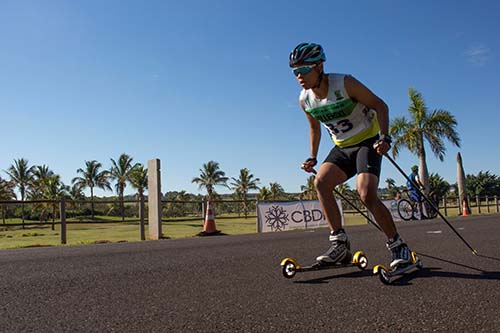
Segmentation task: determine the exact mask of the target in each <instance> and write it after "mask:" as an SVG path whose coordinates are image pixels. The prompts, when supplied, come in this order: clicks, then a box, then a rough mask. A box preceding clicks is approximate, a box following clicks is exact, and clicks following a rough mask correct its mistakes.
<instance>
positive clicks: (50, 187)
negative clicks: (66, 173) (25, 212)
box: [44, 174, 68, 230]
mask: <svg viewBox="0 0 500 333" xmlns="http://www.w3.org/2000/svg"><path fill="white" fill-rule="evenodd" d="M67 194H68V187H67V186H66V185H64V183H63V182H62V181H61V176H59V175H56V174H52V175H51V176H48V177H46V178H45V179H44V197H45V198H46V199H49V200H59V199H61V198H62V197H65V196H66V195H67ZM57 206H58V204H57V203H52V230H54V220H55V217H56V214H57Z"/></svg>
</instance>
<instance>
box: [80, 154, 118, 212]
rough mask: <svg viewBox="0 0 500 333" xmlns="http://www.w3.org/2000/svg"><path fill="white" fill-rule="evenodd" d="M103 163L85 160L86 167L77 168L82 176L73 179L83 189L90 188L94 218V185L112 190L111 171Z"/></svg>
mask: <svg viewBox="0 0 500 333" xmlns="http://www.w3.org/2000/svg"><path fill="white" fill-rule="evenodd" d="M100 168H102V164H101V163H99V162H97V161H96V160H93V161H85V169H82V168H79V169H78V170H76V172H77V173H79V174H81V175H82V176H81V177H75V178H73V180H72V181H71V182H72V183H73V184H74V185H77V186H80V188H81V189H84V188H87V187H89V188H90V201H91V203H92V219H94V187H98V188H101V189H103V190H111V185H110V183H109V180H108V177H109V171H107V170H103V171H99V169H100Z"/></svg>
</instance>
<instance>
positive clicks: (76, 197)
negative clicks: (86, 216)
mask: <svg viewBox="0 0 500 333" xmlns="http://www.w3.org/2000/svg"><path fill="white" fill-rule="evenodd" d="M68 196H69V198H70V199H71V200H72V201H82V200H85V194H84V193H83V190H82V187H81V186H80V185H79V184H73V185H72V186H71V187H70V188H69V190H68ZM75 206H76V207H77V208H78V209H81V203H78V204H77V205H75ZM75 206H73V207H75Z"/></svg>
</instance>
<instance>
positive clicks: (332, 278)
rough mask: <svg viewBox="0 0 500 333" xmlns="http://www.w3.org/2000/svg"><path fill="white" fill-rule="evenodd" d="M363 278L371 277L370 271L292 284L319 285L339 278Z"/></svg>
mask: <svg viewBox="0 0 500 333" xmlns="http://www.w3.org/2000/svg"><path fill="white" fill-rule="evenodd" d="M363 276H365V277H366V276H372V271H371V269H367V270H364V271H355V272H350V273H344V274H336V275H329V276H324V277H320V278H316V279H311V280H303V281H293V282H294V283H298V284H320V283H328V280H336V279H340V278H353V277H363Z"/></svg>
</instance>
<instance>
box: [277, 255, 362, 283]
mask: <svg viewBox="0 0 500 333" xmlns="http://www.w3.org/2000/svg"><path fill="white" fill-rule="evenodd" d="M352 266H356V267H358V268H359V269H360V270H365V269H366V267H368V259H367V258H366V255H365V254H364V253H363V252H362V251H357V252H356V253H354V255H353V256H352V259H350V260H346V261H343V262H338V263H327V262H323V261H316V262H315V263H314V264H312V265H309V266H301V265H299V263H298V262H297V260H295V259H294V258H285V259H283V260H282V261H281V271H282V273H283V276H284V277H286V278H287V279H291V278H293V277H294V276H295V274H296V273H299V272H311V271H321V270H326V269H334V268H342V267H352Z"/></svg>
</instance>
